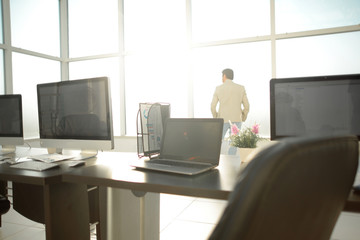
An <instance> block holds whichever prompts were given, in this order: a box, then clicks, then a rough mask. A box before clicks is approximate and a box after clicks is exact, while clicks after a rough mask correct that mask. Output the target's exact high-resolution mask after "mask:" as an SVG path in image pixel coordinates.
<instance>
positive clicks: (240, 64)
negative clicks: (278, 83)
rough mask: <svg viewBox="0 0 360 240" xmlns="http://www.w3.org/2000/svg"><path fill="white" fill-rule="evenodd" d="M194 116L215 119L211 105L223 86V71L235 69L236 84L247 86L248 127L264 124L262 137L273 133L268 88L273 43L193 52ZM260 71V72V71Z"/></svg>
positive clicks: (225, 46) (248, 44)
mask: <svg viewBox="0 0 360 240" xmlns="http://www.w3.org/2000/svg"><path fill="white" fill-rule="evenodd" d="M193 52H194V55H193V59H192V66H193V68H192V72H193V79H192V81H193V84H194V94H193V96H194V101H193V102H194V112H195V117H212V116H211V111H210V103H211V100H212V97H213V94H214V91H215V88H216V86H218V85H221V84H222V70H223V69H225V68H231V69H233V70H234V80H233V81H234V82H235V83H238V84H241V85H243V86H244V87H245V89H246V93H247V96H248V99H249V102H250V113H249V115H248V119H247V121H246V122H245V125H247V126H248V127H250V126H252V125H253V124H254V123H255V122H256V123H259V124H260V125H261V130H262V134H266V135H268V134H270V132H269V127H270V123H269V121H268V116H269V106H270V103H269V88H268V83H269V80H270V78H271V64H270V62H271V57H270V42H269V41H264V42H255V43H246V44H232V45H224V46H218V47H211V48H200V49H196V50H194V51H193ZM259 69H261V70H259Z"/></svg>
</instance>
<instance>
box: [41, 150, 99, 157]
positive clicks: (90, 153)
mask: <svg viewBox="0 0 360 240" xmlns="http://www.w3.org/2000/svg"><path fill="white" fill-rule="evenodd" d="M47 150H48V153H49V154H54V153H58V154H63V149H62V148H48V149H47ZM97 154H98V151H97V150H88V149H86V150H85V149H82V150H81V151H80V153H79V154H73V153H71V152H70V154H64V155H74V157H73V158H71V160H85V159H88V158H93V157H96V155H97Z"/></svg>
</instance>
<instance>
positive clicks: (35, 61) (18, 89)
mask: <svg viewBox="0 0 360 240" xmlns="http://www.w3.org/2000/svg"><path fill="white" fill-rule="evenodd" d="M57 81H60V63H59V62H57V61H52V60H46V59H43V58H38V57H32V56H29V55H24V54H20V53H13V83H14V86H13V87H14V93H15V94H21V95H22V102H23V107H22V108H23V120H24V137H25V138H34V137H35V138H36V137H37V138H38V137H39V123H38V113H37V109H38V108H37V92H36V85H37V84H39V83H47V82H57Z"/></svg>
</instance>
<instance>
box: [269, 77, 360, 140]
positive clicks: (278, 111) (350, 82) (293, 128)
mask: <svg viewBox="0 0 360 240" xmlns="http://www.w3.org/2000/svg"><path fill="white" fill-rule="evenodd" d="M270 127H271V139H272V140H276V139H280V138H283V137H289V136H301V135H308V136H312V135H338V134H351V135H356V136H358V138H359V139H360V74H352V75H336V76H316V77H302V78H278V79H271V80H270Z"/></svg>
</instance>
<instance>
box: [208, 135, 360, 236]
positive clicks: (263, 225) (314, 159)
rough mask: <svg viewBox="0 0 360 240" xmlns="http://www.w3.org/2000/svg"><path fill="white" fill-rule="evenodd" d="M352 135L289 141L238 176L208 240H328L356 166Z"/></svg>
mask: <svg viewBox="0 0 360 240" xmlns="http://www.w3.org/2000/svg"><path fill="white" fill-rule="evenodd" d="M358 151H359V148H358V139H357V138H356V137H355V136H339V137H331V138H330V137H326V138H325V137H322V138H319V137H317V138H293V139H287V140H283V141H281V142H278V143H276V144H274V145H272V146H270V147H268V148H266V149H264V150H262V151H260V152H259V153H258V154H256V155H255V156H254V157H253V159H252V160H251V161H250V163H249V164H248V166H247V167H246V168H245V169H244V170H243V171H242V172H240V173H239V176H238V177H239V178H238V182H237V184H236V186H235V188H234V190H233V192H232V194H231V195H230V198H229V201H228V205H227V207H226V209H225V211H224V213H223V215H222V217H221V219H220V221H219V222H218V224H217V226H216V227H215V229H214V231H213V233H212V235H211V236H210V239H219V240H220V239H221V240H222V239H226V240H231V239H241V240H249V239H267V240H268V239H276V240H282V239H286V240H288V239H291V240H294V239H299V240H300V239H301V240H304V239H314V240H315V239H316V240H319V239H320V240H321V239H327V240H328V239H329V238H330V236H331V233H332V230H333V228H334V226H335V224H336V221H337V219H338V217H339V215H340V212H341V211H342V209H343V207H344V205H345V202H346V199H347V197H348V195H349V193H350V190H351V187H352V185H353V182H354V178H355V175H356V172H357V165H358V158H359V154H358Z"/></svg>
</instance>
